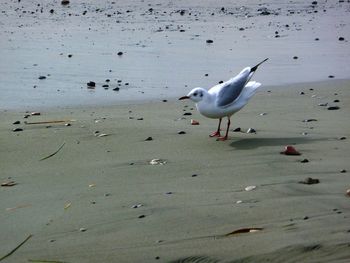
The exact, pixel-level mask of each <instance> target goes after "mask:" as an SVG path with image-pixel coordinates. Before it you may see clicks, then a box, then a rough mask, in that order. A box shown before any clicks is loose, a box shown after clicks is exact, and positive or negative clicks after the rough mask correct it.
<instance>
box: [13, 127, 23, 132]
mask: <svg viewBox="0 0 350 263" xmlns="http://www.w3.org/2000/svg"><path fill="white" fill-rule="evenodd" d="M12 131H13V132H20V131H23V129H22V128H14V129H13V130H12Z"/></svg>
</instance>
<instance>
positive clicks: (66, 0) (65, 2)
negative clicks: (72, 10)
mask: <svg viewBox="0 0 350 263" xmlns="http://www.w3.org/2000/svg"><path fill="white" fill-rule="evenodd" d="M68 4H69V1H68V0H62V1H61V5H68Z"/></svg>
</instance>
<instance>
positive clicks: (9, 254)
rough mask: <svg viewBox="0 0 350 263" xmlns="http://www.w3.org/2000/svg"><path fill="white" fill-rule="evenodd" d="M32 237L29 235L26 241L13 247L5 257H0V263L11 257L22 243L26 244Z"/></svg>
mask: <svg viewBox="0 0 350 263" xmlns="http://www.w3.org/2000/svg"><path fill="white" fill-rule="evenodd" d="M32 236H33V235H29V236H28V237H27V238H26V239H24V240H23V241H22V243H21V244H19V245H18V246H17V247H15V248H14V249H12V250H11V251H10V252H9V253H7V254H6V255H5V256H3V257H1V258H0V261H3V260H4V259H5V258H7V257H9V256H11V255H12V254H13V253H15V252H16V250H17V249H19V248H20V247H21V246H23V245H24V243H26V242H27V241H28V240H29V239H30V238H31V237H32Z"/></svg>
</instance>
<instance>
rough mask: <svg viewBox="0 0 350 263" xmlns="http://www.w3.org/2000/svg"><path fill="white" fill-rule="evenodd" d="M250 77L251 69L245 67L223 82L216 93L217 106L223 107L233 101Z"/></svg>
mask: <svg viewBox="0 0 350 263" xmlns="http://www.w3.org/2000/svg"><path fill="white" fill-rule="evenodd" d="M251 77H252V74H251V69H250V68H249V67H247V68H245V69H243V70H242V71H241V72H240V73H239V74H238V75H237V76H236V77H234V78H232V79H230V80H228V81H227V82H225V83H223V86H222V89H221V90H220V91H219V93H218V97H217V98H218V100H217V105H218V106H219V107H225V106H227V105H229V104H231V103H232V102H234V101H235V100H236V99H237V98H238V97H239V95H240V94H241V92H242V90H243V88H244V87H245V85H246V84H247V82H248V81H249V79H250V78H251Z"/></svg>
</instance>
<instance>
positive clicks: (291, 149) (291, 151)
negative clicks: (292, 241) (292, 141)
mask: <svg viewBox="0 0 350 263" xmlns="http://www.w3.org/2000/svg"><path fill="white" fill-rule="evenodd" d="M281 154H285V155H300V153H299V152H298V151H297V150H296V149H295V148H294V147H293V146H290V145H287V146H285V147H284V151H283V152H281Z"/></svg>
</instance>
